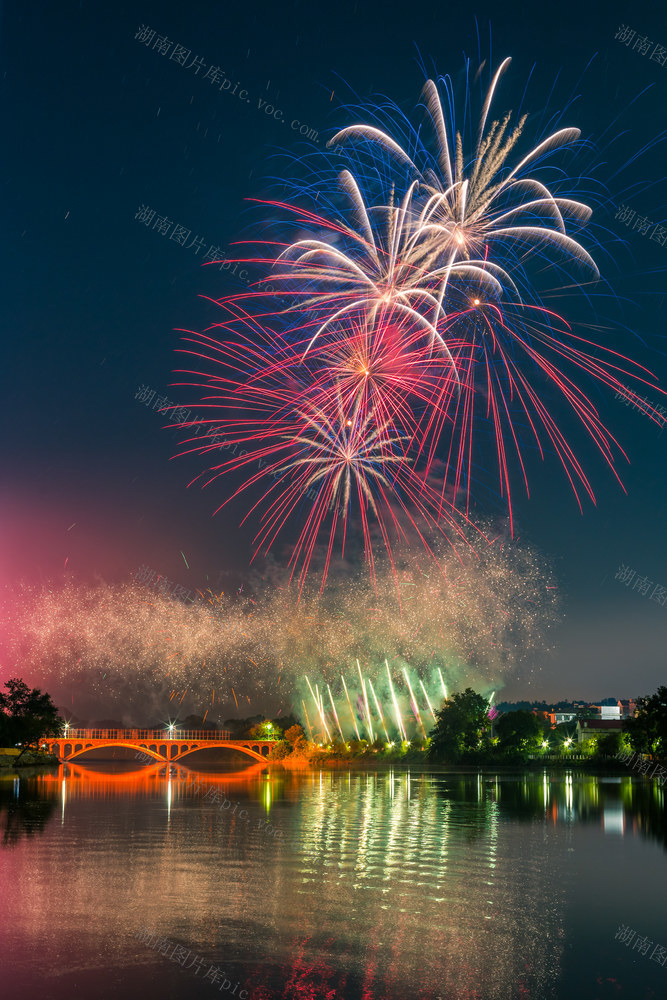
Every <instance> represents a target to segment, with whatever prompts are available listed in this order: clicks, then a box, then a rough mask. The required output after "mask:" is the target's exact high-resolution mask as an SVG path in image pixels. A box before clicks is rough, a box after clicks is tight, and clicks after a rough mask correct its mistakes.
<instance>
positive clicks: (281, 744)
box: [268, 740, 292, 760]
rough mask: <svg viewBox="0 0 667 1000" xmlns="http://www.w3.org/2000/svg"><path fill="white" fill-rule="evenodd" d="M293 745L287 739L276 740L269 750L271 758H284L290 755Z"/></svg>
mask: <svg viewBox="0 0 667 1000" xmlns="http://www.w3.org/2000/svg"><path fill="white" fill-rule="evenodd" d="M291 749H292V748H291V746H290V745H289V743H287V742H286V741H285V740H276V742H275V743H274V744H273V746H272V747H271V749H270V750H269V757H268V759H269V760H284V759H285V757H289V755H290V751H291Z"/></svg>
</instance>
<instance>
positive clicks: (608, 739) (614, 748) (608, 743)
mask: <svg viewBox="0 0 667 1000" xmlns="http://www.w3.org/2000/svg"><path fill="white" fill-rule="evenodd" d="M622 739H623V738H622V736H621V734H620V733H607V735H606V736H600V737H599V739H598V746H597V751H598V753H600V754H604V756H605V757H616V755H617V754H618V753H619V752H620V750H621V749H622Z"/></svg>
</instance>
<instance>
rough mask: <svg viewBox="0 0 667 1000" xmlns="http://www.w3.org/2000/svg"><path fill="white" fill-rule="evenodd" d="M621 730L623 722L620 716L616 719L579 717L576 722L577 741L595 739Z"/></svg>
mask: <svg viewBox="0 0 667 1000" xmlns="http://www.w3.org/2000/svg"><path fill="white" fill-rule="evenodd" d="M605 707H607V706H605ZM622 732H623V723H622V721H621V719H620V717H619V718H616V719H579V721H578V722H577V741H578V742H579V743H584V741H585V740H592V739H597V738H598V737H599V736H608V735H609V733H622Z"/></svg>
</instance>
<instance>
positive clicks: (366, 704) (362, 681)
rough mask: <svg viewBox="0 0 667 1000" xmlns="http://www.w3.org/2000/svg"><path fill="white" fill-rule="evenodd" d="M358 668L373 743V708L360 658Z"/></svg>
mask: <svg viewBox="0 0 667 1000" xmlns="http://www.w3.org/2000/svg"><path fill="white" fill-rule="evenodd" d="M357 670H358V671H359V680H360V681H361V690H362V693H363V696H364V705H365V706H366V720H367V722H368V733H369V739H370V742H371V743H372V742H373V740H374V739H375V736H374V734H373V723H372V721H371V710H370V707H369V705H368V694H367V693H366V682H365V681H364V679H363V677H362V676H361V667H360V666H359V660H357Z"/></svg>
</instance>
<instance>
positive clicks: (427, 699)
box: [419, 677, 435, 722]
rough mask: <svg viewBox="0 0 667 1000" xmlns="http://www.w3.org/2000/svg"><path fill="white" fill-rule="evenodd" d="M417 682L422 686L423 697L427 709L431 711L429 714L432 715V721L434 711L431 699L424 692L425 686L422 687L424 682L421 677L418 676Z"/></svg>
mask: <svg viewBox="0 0 667 1000" xmlns="http://www.w3.org/2000/svg"><path fill="white" fill-rule="evenodd" d="M419 683H420V684H421V686H422V691H423V692H424V697H425V698H426V704H427V705H428V710H429V712H430V713H431V715H432V716H433V721H434V722H435V712H434V711H433V705H432V704H431V700H430V698H429V696H428V694H427V693H426V688H425V687H424V682H423V680H422V679H421V677H420V678H419Z"/></svg>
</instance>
